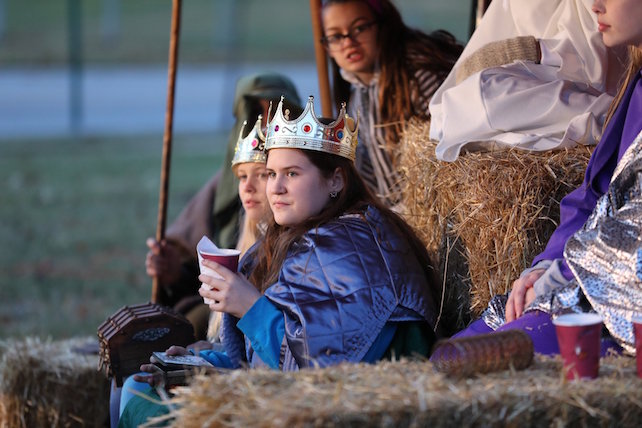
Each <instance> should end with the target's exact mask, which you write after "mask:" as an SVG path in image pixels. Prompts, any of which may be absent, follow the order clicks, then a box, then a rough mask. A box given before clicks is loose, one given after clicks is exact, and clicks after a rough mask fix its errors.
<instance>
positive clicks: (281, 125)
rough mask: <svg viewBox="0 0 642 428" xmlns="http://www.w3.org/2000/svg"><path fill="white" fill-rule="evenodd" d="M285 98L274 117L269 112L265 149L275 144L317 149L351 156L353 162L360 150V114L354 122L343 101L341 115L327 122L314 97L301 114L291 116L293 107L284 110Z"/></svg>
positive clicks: (280, 146)
mask: <svg viewBox="0 0 642 428" xmlns="http://www.w3.org/2000/svg"><path fill="white" fill-rule="evenodd" d="M283 98H284V97H281V101H279V105H278V107H277V109H276V112H275V113H274V117H273V118H272V120H269V119H270V116H269V114H268V126H267V137H266V140H265V151H268V150H270V149H276V148H286V149H303V150H316V151H319V152H325V153H330V154H334V155H339V156H342V157H344V158H348V159H350V160H351V161H353V162H354V159H355V156H356V151H357V130H358V128H359V118H358V117H357V122H356V123H355V122H354V119H352V118H351V117H350V116H348V115H347V114H346V105H345V103H343V104H342V105H341V110H340V111H339V117H337V119H336V120H335V121H334V122H332V123H330V124H328V125H324V124H323V123H321V122H319V119H318V118H317V116H316V115H315V113H314V103H313V101H314V97H312V96H310V97H309V98H308V103H307V105H306V106H305V109H304V110H303V113H302V114H301V116H299V117H298V118H297V119H294V120H290V118H289V115H290V111H289V110H286V111H285V114H284V112H283Z"/></svg>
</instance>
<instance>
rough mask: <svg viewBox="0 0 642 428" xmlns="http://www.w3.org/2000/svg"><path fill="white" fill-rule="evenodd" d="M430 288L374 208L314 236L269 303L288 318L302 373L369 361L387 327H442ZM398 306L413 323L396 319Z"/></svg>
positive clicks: (294, 253)
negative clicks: (415, 323)
mask: <svg viewBox="0 0 642 428" xmlns="http://www.w3.org/2000/svg"><path fill="white" fill-rule="evenodd" d="M430 286H431V284H429V283H428V279H427V278H426V275H425V273H424V270H423V269H422V266H421V265H420V263H419V261H418V260H417V257H416V256H415V254H413V252H412V250H411V247H410V245H409V243H408V242H407V241H406V239H405V237H404V236H403V235H402V234H401V233H400V231H399V230H398V229H397V228H396V227H395V226H394V225H393V224H392V223H390V222H389V221H388V220H386V219H385V218H384V217H383V216H382V215H381V213H380V212H379V211H378V210H376V209H374V208H368V209H367V210H366V211H365V212H364V213H362V214H356V215H347V216H342V217H340V218H337V219H335V220H333V221H331V222H329V223H327V224H324V225H322V226H320V227H318V228H316V229H313V230H310V231H308V232H307V233H306V234H305V235H304V236H303V238H302V239H301V240H300V241H299V242H297V243H295V244H293V245H292V247H291V249H290V251H289V253H288V257H287V258H286V260H285V262H284V263H283V266H282V269H281V273H280V275H279V279H278V281H277V282H276V283H275V284H273V285H272V286H270V287H269V288H268V289H267V290H266V292H265V296H266V297H267V298H268V299H270V300H271V301H272V302H273V303H274V304H275V305H276V306H277V307H278V308H279V309H280V310H282V311H283V312H284V316H285V324H286V325H285V335H286V342H287V346H288V347H289V350H290V351H291V353H292V355H293V357H294V359H295V360H296V362H297V364H298V366H299V367H308V366H327V365H332V364H338V363H340V362H344V361H348V362H359V361H361V359H362V358H363V356H364V355H365V354H366V352H367V351H368V349H369V348H370V346H371V345H372V343H373V342H374V340H375V339H376V337H377V335H378V334H379V333H380V331H381V329H382V328H383V326H384V324H385V323H386V322H387V321H410V320H419V319H425V320H426V321H427V322H428V324H429V325H430V326H431V327H433V328H434V323H435V319H436V305H435V302H434V301H433V300H432V298H431V293H430V289H429V287H430ZM398 307H402V308H405V309H409V311H408V310H406V311H401V312H403V313H404V314H405V316H406V317H405V318H403V319H393V318H391V317H392V316H393V312H394V311H395V309H397V308H398ZM409 314H416V316H415V318H414V319H413V318H411V316H412V315H409Z"/></svg>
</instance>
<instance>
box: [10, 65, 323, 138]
mask: <svg viewBox="0 0 642 428" xmlns="http://www.w3.org/2000/svg"><path fill="white" fill-rule="evenodd" d="M259 71H279V72H281V73H284V74H287V75H288V76H290V77H291V78H292V80H293V81H294V82H295V84H296V85H297V88H298V90H299V93H300V95H301V97H303V98H304V99H305V97H307V96H308V95H314V96H315V104H316V106H315V107H317V111H318V112H320V111H321V109H320V107H319V106H320V104H319V102H318V92H319V91H318V83H317V75H316V67H315V65H314V64H308V63H297V64H285V65H284V64H253V65H235V66H233V68H232V67H216V66H202V67H199V66H181V65H179V68H178V72H177V81H176V95H175V111H174V132H175V133H188V132H209V131H212V130H218V129H226V128H228V127H229V126H230V125H231V124H232V123H233V118H232V115H231V111H232V102H233V96H234V86H235V84H236V80H237V78H238V77H240V76H243V75H245V74H248V73H254V72H259ZM80 82H81V87H82V92H83V95H82V98H81V104H82V114H81V116H80V120H79V121H78V122H76V123H78V124H79V126H78V127H77V128H78V133H80V134H82V135H92V136H93V135H135V134H145V133H161V134H162V133H163V130H164V128H165V108H166V103H167V68H166V67H165V66H157V67H126V68H119V67H114V68H86V69H84V71H83V73H82V78H81V80H80ZM70 87H71V77H70V74H69V71H68V70H67V69H66V68H53V69H11V68H3V69H0V139H7V138H10V139H16V138H34V137H36V138H40V137H42V138H47V137H64V136H68V135H72V133H73V131H74V126H73V123H74V122H73V120H72V114H71V101H70V98H71V96H70V92H71V91H70Z"/></svg>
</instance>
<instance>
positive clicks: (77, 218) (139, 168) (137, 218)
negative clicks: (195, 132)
mask: <svg viewBox="0 0 642 428" xmlns="http://www.w3.org/2000/svg"><path fill="white" fill-rule="evenodd" d="M213 141H219V143H220V144H218V145H217V144H215V143H213ZM226 141H227V136H220V137H219V136H213V135H207V136H206V135H201V136H176V137H175V138H174V144H173V147H174V153H173V157H172V158H173V159H172V170H171V173H170V197H169V207H168V211H169V213H168V217H169V219H170V221H171V219H173V218H174V216H175V215H176V214H177V213H178V211H179V210H180V208H181V207H182V206H183V205H184V204H185V202H187V200H188V199H189V197H190V196H191V195H192V194H193V193H194V192H195V191H196V190H197V189H198V188H199V187H200V185H201V184H202V183H204V182H205V181H206V180H207V178H209V176H210V175H211V174H212V173H213V172H214V171H215V170H216V169H217V168H218V167H219V166H220V164H221V161H222V153H221V151H222V150H223V146H224V144H225V143H226ZM161 146H162V136H156V137H147V138H136V139H125V138H123V139H117V140H83V141H75V142H71V141H20V142H2V143H0V184H1V186H2V189H3V190H2V192H1V193H0V243H1V246H0V338H3V337H12V336H20V335H39V336H49V335H50V336H52V337H54V338H60V337H70V336H75V335H86V334H88V335H93V334H95V332H96V328H97V327H98V325H99V324H100V323H101V322H102V321H104V319H105V318H106V317H107V316H109V315H111V314H113V313H114V312H116V311H117V310H118V309H119V308H120V307H122V306H123V305H125V304H134V303H143V302H146V301H148V300H149V297H150V292H151V280H150V279H149V278H148V277H147V276H146V274H145V271H144V266H143V263H144V257H145V253H146V251H147V249H146V247H145V244H144V242H145V238H146V237H147V236H153V235H154V233H155V230H156V218H157V213H158V192H159V181H160V162H161Z"/></svg>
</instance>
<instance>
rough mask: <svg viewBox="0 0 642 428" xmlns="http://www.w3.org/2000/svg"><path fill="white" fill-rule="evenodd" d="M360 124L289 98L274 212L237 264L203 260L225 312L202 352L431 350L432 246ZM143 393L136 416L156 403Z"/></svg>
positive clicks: (269, 141)
mask: <svg viewBox="0 0 642 428" xmlns="http://www.w3.org/2000/svg"><path fill="white" fill-rule="evenodd" d="M357 127H358V124H355V123H354V121H353V119H352V118H350V117H349V116H348V115H346V114H345V106H343V107H342V109H341V112H340V114H339V117H338V118H337V119H336V120H334V121H330V122H329V123H328V121H326V120H319V118H317V117H316V115H315V113H314V107H313V100H312V97H310V99H309V100H308V103H307V106H306V108H305V109H304V111H303V113H302V114H301V116H299V117H298V118H295V119H291V118H290V117H289V111H285V112H284V111H283V100H281V102H280V103H279V106H278V108H277V112H276V114H275V115H274V117H273V118H272V120H271V121H269V124H268V131H267V135H266V144H265V147H266V151H267V164H266V167H267V173H268V179H267V186H266V192H267V198H268V202H269V205H270V208H271V210H272V214H273V218H272V219H271V220H270V221H269V222H268V224H267V229H266V232H265V235H264V237H263V238H262V239H261V240H260V241H258V242H257V243H256V244H255V245H254V246H253V247H252V248H250V250H248V252H247V253H246V254H245V256H244V257H243V258H242V260H241V261H240V267H239V272H238V273H237V272H231V271H229V270H228V269H226V268H225V267H223V266H221V265H219V264H217V263H215V262H211V261H204V262H203V263H204V265H206V266H208V267H210V268H212V269H214V270H215V271H217V272H218V273H219V274H220V275H221V276H222V278H223V279H216V278H212V277H210V276H208V275H204V274H201V275H200V277H199V278H200V280H201V281H202V282H203V283H204V284H205V285H207V287H203V288H201V290H200V294H201V296H203V297H204V298H208V299H211V300H212V301H213V302H214V303H212V304H210V308H211V309H212V310H214V311H220V312H223V313H224V316H223V328H222V338H221V340H222V342H223V345H224V348H225V352H217V351H213V350H203V351H201V352H200V356H201V357H203V358H205V359H206V360H208V361H209V362H211V363H212V364H214V365H215V366H217V367H226V368H238V367H242V366H247V365H249V366H250V367H266V366H267V367H270V368H272V369H275V370H283V371H293V370H299V369H302V368H311V367H325V366H330V365H334V364H339V363H344V362H348V363H358V362H375V361H378V360H380V359H382V358H392V357H395V356H396V357H399V356H402V355H411V354H413V353H419V354H422V355H428V353H429V351H430V349H431V347H432V344H433V343H434V341H435V340H436V339H437V338H439V337H440V333H439V328H438V313H437V307H438V304H437V302H438V301H439V291H440V290H438V289H437V287H435V283H434V282H433V281H431V276H432V275H431V272H432V266H431V264H430V260H429V257H428V253H427V251H426V249H425V247H424V246H423V244H422V243H421V242H420V241H419V239H417V237H416V236H415V234H414V233H413V232H412V230H411V228H410V227H409V226H408V225H407V224H406V223H405V222H404V221H403V220H402V219H401V218H400V217H399V216H397V215H396V214H395V213H393V212H392V211H391V210H390V209H388V208H386V207H385V206H383V205H382V203H381V202H379V200H378V199H377V198H375V197H374V196H373V195H372V193H371V192H370V191H369V190H368V188H367V187H366V185H365V183H364V182H363V180H362V179H361V178H360V176H359V174H358V173H357V171H356V169H355V166H354V158H355V151H356V147H357ZM143 368H145V369H149V370H152V368H151V367H150V368H148V367H143ZM153 379H154V378H153V377H151V378H150V381H152V382H153ZM137 398H138V397H135V398H134V399H133V400H132V401H131V402H130V404H128V405H127V407H126V409H125V413H126V414H128V418H129V417H132V416H134V415H136V414H137V413H139V412H141V409H140V406H142V407H149V406H153V404H151V402H149V401H145V400H143V399H137ZM134 403H137V404H134ZM134 406H135V408H134ZM140 414H142V413H140ZM147 414H149V413H147Z"/></svg>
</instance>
